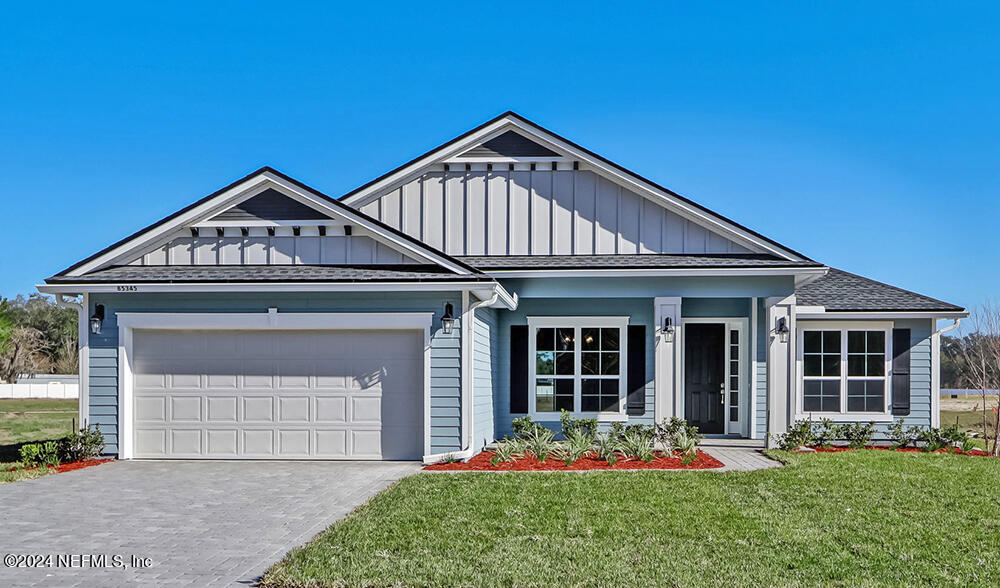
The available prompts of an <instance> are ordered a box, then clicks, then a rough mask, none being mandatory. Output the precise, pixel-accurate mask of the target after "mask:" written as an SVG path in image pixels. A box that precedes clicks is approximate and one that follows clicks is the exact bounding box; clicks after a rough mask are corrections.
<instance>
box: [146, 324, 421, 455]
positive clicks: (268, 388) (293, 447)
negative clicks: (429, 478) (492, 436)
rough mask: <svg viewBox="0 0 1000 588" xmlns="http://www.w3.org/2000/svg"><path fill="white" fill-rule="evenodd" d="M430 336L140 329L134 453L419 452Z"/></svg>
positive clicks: (338, 332) (339, 453) (367, 453)
mask: <svg viewBox="0 0 1000 588" xmlns="http://www.w3.org/2000/svg"><path fill="white" fill-rule="evenodd" d="M422 344H423V336H422V333H420V332H419V331H413V332H406V331H398V332H392V331H378V332H365V331H307V332H302V331H294V332H293V331H283V332H274V331H238V332H236V331H234V332H218V333H214V332H207V331H175V332H160V331H143V330H137V331H136V332H135V334H134V339H133V345H134V351H135V352H134V354H133V357H134V358H135V360H134V363H133V366H134V367H133V371H134V373H135V379H134V384H135V391H134V394H135V395H134V398H135V402H134V420H135V433H134V442H135V451H134V454H135V456H136V457H178V458H197V457H208V458H278V459H280V458H288V459H419V458H420V456H421V454H422V453H423V451H422V450H423V436H422V431H423V428H422V427H423V425H422V423H423V408H422V406H423V377H422V373H423V347H422ZM192 350H195V351H192Z"/></svg>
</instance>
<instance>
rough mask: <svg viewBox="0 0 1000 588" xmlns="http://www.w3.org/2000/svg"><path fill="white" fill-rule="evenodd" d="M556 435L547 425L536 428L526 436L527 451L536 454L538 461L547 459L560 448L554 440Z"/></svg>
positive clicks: (525, 448)
mask: <svg viewBox="0 0 1000 588" xmlns="http://www.w3.org/2000/svg"><path fill="white" fill-rule="evenodd" d="M555 435H556V434H555V433H553V432H552V431H550V430H548V429H546V428H545V427H541V428H540V429H536V430H535V432H534V433H532V434H531V435H530V436H528V437H525V438H524V450H525V452H528V453H531V454H532V455H534V456H535V459H537V460H538V461H542V462H543V461H545V460H546V459H548V457H549V454H550V453H552V452H553V451H555V450H556V449H557V448H558V445H556V443H555V442H554V441H553V440H552V439H553V438H554V437H555Z"/></svg>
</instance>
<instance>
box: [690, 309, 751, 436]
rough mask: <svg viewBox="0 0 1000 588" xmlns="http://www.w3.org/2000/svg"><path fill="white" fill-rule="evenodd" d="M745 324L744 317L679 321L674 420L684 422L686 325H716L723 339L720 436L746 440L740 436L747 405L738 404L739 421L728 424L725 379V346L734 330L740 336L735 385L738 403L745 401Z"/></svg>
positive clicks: (746, 348)
mask: <svg viewBox="0 0 1000 588" xmlns="http://www.w3.org/2000/svg"><path fill="white" fill-rule="evenodd" d="M748 322H749V319H748V318H746V317H687V318H681V329H680V336H681V345H680V356H681V357H680V370H679V371H680V374H681V386H680V394H679V396H678V405H677V406H678V407H679V413H680V414H679V415H678V416H680V417H681V418H684V414H685V413H684V409H685V398H684V397H685V396H686V394H685V392H686V380H685V378H686V374H685V373H684V363H685V362H684V351H685V347H686V345H685V340H686V339H687V325H689V324H710V325H711V324H718V325H722V326H723V328H724V329H725V335H724V337H723V345H722V357H723V361H724V363H725V372H724V374H723V388H722V396H723V403H724V405H723V408H722V410H723V415H722V422H723V432H722V433H723V434H725V435H739V436H741V437H746V435H744V433H743V425H744V424H746V422H747V414H746V411H747V409H748V408H749V405H748V403H747V402H746V401H745V400H744V401H743V402H741V403H740V404H741V405H742V407H741V408H740V409H739V415H738V416H739V419H738V420H736V421H730V420H729V408H730V406H731V403H730V398H729V375H730V374H729V369H730V366H729V361H730V360H729V345H730V343H729V331H731V330H734V329H735V330H737V331H739V333H740V335H739V338H740V343H739V346H740V357H739V365H740V370H739V371H740V373H739V378H740V383H739V386H740V389H739V394H740V398H741V399H745V398H746V394H747V390H748V387H749V386H748V381H749V380H748V378H749V377H750V374H748V373H747V372H748V371H749V369H748V365H749V361H748V360H749V349H748V347H749V345H748V343H749V342H748V340H747V336H748V332H749V325H748ZM734 423H735V424H734Z"/></svg>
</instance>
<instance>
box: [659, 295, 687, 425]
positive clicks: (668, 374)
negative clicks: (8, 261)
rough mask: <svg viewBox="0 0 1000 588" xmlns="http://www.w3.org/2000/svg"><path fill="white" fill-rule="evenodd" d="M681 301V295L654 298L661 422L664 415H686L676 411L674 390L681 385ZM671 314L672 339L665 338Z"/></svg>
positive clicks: (666, 416) (665, 416)
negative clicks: (666, 326)
mask: <svg viewBox="0 0 1000 588" xmlns="http://www.w3.org/2000/svg"><path fill="white" fill-rule="evenodd" d="M681 301H682V298H681V297H680V296H657V297H656V298H654V299H653V320H654V321H656V323H655V324H654V325H653V335H654V340H653V341H654V343H653V346H654V350H655V351H654V353H655V355H654V356H653V362H654V367H653V372H654V373H653V385H654V390H655V391H654V393H653V420H654V421H655V422H657V423H658V422H660V421H662V420H663V419H665V418H668V417H671V416H677V417H681V418H684V413H679V412H678V411H677V408H676V407H677V404H676V400H675V399H676V394H675V391H676V390H677V388H678V387H679V386H680V382H681V372H680V369H679V368H678V362H679V361H680V347H681V346H680V342H681ZM667 316H669V317H670V319H671V321H672V324H673V327H674V337H673V341H666V340H664V338H663V319H664V318H666V317H667Z"/></svg>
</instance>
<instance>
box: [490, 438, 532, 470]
mask: <svg viewBox="0 0 1000 588" xmlns="http://www.w3.org/2000/svg"><path fill="white" fill-rule="evenodd" d="M522 451H524V443H523V442H522V441H521V440H520V439H508V438H506V437H504V439H503V441H497V446H496V448H495V449H494V450H493V457H492V458H490V463H491V464H493V465H494V466H495V465H498V464H501V463H507V462H511V461H517V456H518V455H520V454H521V452H522Z"/></svg>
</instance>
